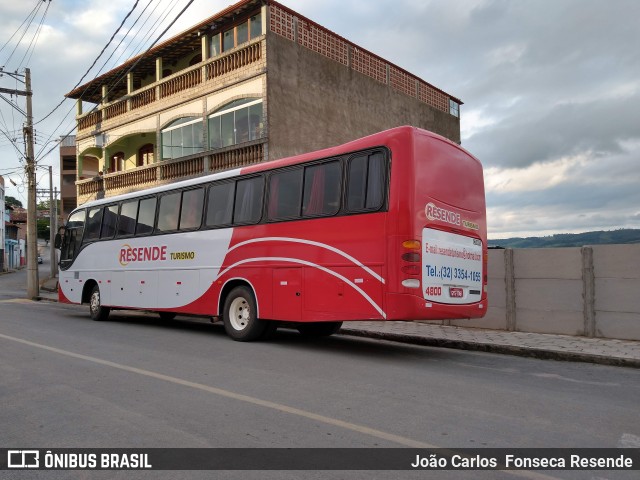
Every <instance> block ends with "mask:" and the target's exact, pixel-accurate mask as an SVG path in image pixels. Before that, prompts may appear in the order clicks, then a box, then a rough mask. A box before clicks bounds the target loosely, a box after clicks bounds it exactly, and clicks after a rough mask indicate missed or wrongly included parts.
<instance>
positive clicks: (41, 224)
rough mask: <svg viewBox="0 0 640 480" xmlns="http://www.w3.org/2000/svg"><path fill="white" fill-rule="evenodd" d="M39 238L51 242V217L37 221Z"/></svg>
mask: <svg viewBox="0 0 640 480" xmlns="http://www.w3.org/2000/svg"><path fill="white" fill-rule="evenodd" d="M37 228H38V238H41V239H42V240H46V241H47V242H49V219H48V218H41V219H40V220H38V223H37Z"/></svg>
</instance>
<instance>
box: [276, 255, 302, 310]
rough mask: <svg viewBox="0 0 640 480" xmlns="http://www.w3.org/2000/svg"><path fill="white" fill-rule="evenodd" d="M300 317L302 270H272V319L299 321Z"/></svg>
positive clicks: (296, 268)
mask: <svg viewBox="0 0 640 480" xmlns="http://www.w3.org/2000/svg"><path fill="white" fill-rule="evenodd" d="M301 315H302V268H299V267H294V268H274V269H273V317H274V319H276V320H300V317H301Z"/></svg>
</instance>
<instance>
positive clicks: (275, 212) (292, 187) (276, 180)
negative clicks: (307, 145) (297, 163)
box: [267, 168, 302, 220]
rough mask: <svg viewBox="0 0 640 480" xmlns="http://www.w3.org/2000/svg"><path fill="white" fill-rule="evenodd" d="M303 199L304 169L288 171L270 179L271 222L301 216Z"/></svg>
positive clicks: (268, 211) (268, 208)
mask: <svg viewBox="0 0 640 480" xmlns="http://www.w3.org/2000/svg"><path fill="white" fill-rule="evenodd" d="M301 197H302V169H301V168H296V169H295V170H288V171H284V172H279V173H275V174H273V175H271V177H270V178H269V206H268V207H267V215H268V216H269V220H276V219H287V218H295V217H299V216H300V203H301Z"/></svg>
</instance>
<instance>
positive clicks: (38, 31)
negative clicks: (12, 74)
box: [18, 0, 51, 70]
mask: <svg viewBox="0 0 640 480" xmlns="http://www.w3.org/2000/svg"><path fill="white" fill-rule="evenodd" d="M43 1H45V0H43ZM50 6H51V0H49V3H48V4H47V8H45V10H44V13H43V14H42V18H41V19H40V24H39V25H38V28H37V29H36V33H35V35H34V36H33V38H32V39H31V43H29V46H28V47H27V51H26V52H24V56H23V57H22V60H20V63H19V64H18V70H19V69H20V67H21V66H22V63H23V62H24V60H25V58H26V57H27V55H29V60H31V55H33V52H34V51H35V49H36V48H35V45H36V44H37V43H38V38H39V37H40V31H41V30H42V25H43V24H44V19H45V18H46V16H47V12H48V11H49V7H50ZM32 46H33V48H31V47H32ZM29 50H31V53H29ZM27 63H29V62H28V61H27Z"/></svg>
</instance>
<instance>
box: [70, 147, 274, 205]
mask: <svg viewBox="0 0 640 480" xmlns="http://www.w3.org/2000/svg"><path fill="white" fill-rule="evenodd" d="M264 141H265V139H261V140H258V141H254V142H251V143H250V144H248V145H244V146H240V147H238V148H233V149H231V150H227V151H219V152H212V151H209V152H205V153H202V154H199V155H192V156H189V157H186V158H180V159H176V160H163V161H161V162H158V163H154V164H151V165H146V166H144V167H137V168H135V169H133V170H127V171H124V172H116V173H109V174H106V175H104V176H102V177H94V178H90V179H87V180H80V181H78V182H76V185H77V187H78V204H79V205H80V204H82V203H85V202H88V201H90V200H96V199H98V198H102V197H111V196H114V195H118V194H121V193H127V192H132V191H138V190H144V189H147V188H151V187H155V186H158V185H162V184H164V183H170V182H175V181H178V180H186V179H188V178H193V177H197V176H200V175H206V174H208V173H214V172H218V171H222V170H229V169H232V168H239V167H243V166H246V165H251V164H254V163H259V162H261V161H262V160H263V159H264Z"/></svg>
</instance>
